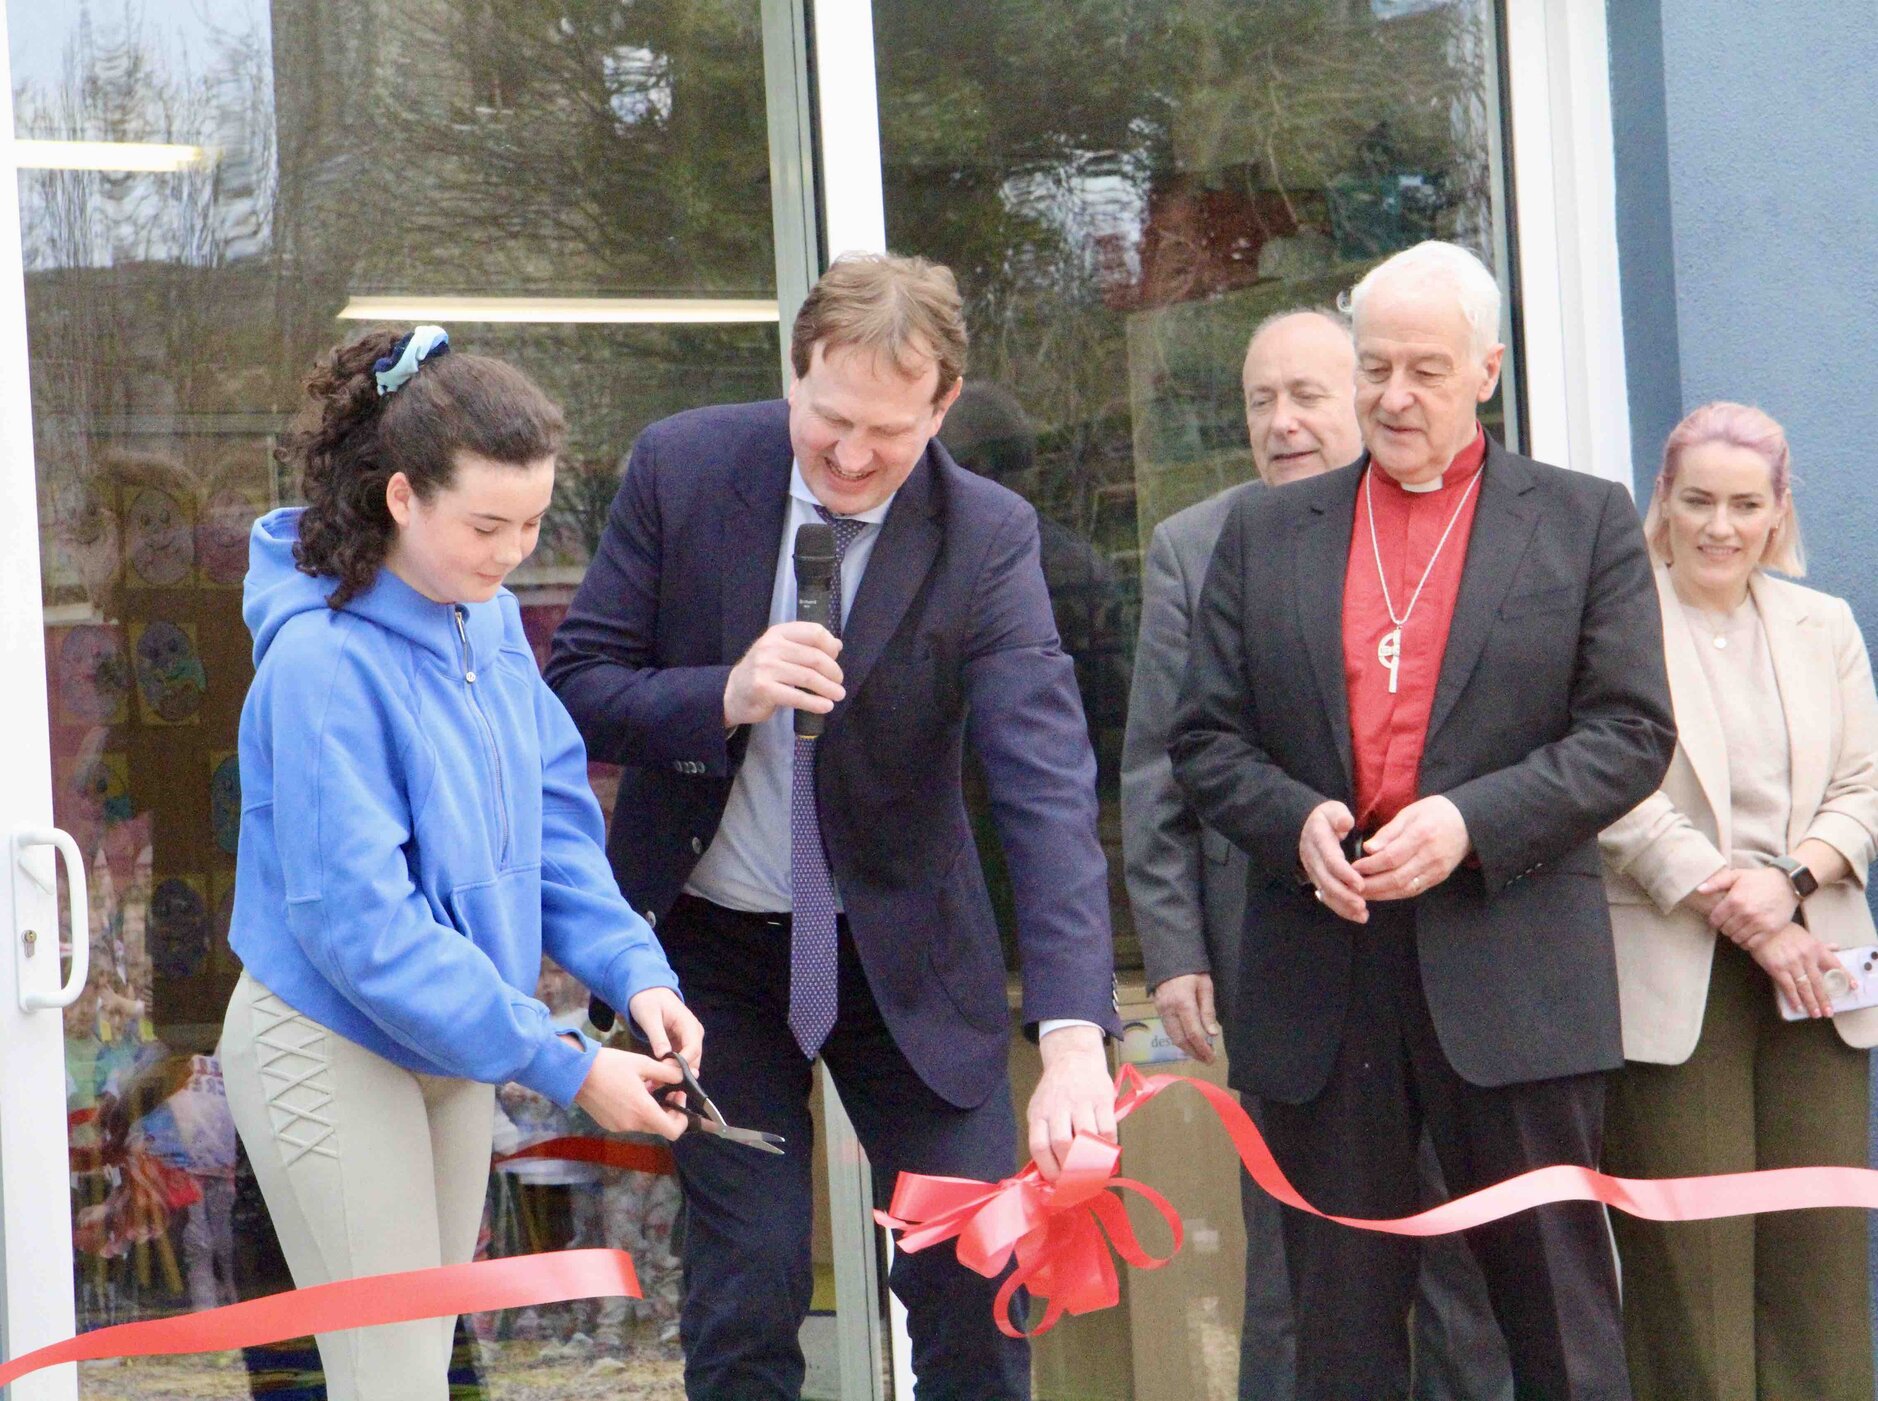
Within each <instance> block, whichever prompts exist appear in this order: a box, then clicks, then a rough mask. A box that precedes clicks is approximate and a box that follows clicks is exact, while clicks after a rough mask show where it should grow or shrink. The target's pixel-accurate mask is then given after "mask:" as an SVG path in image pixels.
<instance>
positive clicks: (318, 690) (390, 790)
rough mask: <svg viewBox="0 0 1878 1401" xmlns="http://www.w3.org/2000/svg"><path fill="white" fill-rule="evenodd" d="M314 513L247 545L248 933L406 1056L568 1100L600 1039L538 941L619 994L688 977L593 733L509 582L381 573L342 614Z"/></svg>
mask: <svg viewBox="0 0 1878 1401" xmlns="http://www.w3.org/2000/svg"><path fill="white" fill-rule="evenodd" d="M299 516H300V513H299V511H297V510H282V511H274V512H272V513H271V514H269V515H266V516H263V517H262V518H261V519H260V520H258V521H256V522H255V526H254V533H253V536H252V537H251V539H250V541H249V557H248V580H247V587H246V591H245V593H244V595H243V600H242V616H243V618H244V619H245V620H246V621H247V624H248V628H249V631H251V632H252V633H253V634H254V666H255V675H254V684H253V686H252V687H251V688H250V689H249V691H248V699H247V703H246V704H245V705H243V707H242V710H241V846H240V851H239V855H238V857H237V867H236V878H235V912H234V920H233V923H232V925H231V926H230V929H229V939H230V942H231V943H232V944H233V946H234V949H235V952H236V954H237V955H238V956H239V957H240V958H241V961H242V962H243V963H244V964H245V965H246V966H247V968H248V970H249V971H250V972H251V973H252V974H253V975H254V976H255V977H256V978H258V979H260V981H261V982H262V983H264V984H265V985H266V986H267V987H268V989H269V990H270V991H272V992H273V993H275V994H276V995H277V996H278V997H280V998H281V999H282V1000H283V1001H285V1002H286V1003H287V1004H288V1005H289V1006H291V1007H293V1008H295V1009H296V1010H298V1011H300V1012H302V1013H304V1014H306V1015H307V1016H309V1017H311V1018H313V1019H314V1020H315V1021H317V1022H320V1023H321V1024H323V1025H325V1026H327V1027H330V1028H331V1029H332V1030H334V1031H336V1032H338V1033H339V1034H340V1035H342V1036H344V1037H346V1038H347V1039H349V1040H351V1041H355V1042H357V1043H358V1044H359V1045H361V1046H364V1047H365V1048H366V1049H368V1050H371V1051H375V1052H376V1053H377V1054H379V1055H381V1056H383V1057H385V1059H387V1060H389V1061H392V1062H394V1063H395V1064H398V1065H401V1066H404V1067H405V1068H406V1069H408V1070H414V1071H419V1072H423V1073H428V1074H432V1075H450V1076H456V1077H460V1078H463V1079H470V1080H483V1081H487V1082H489V1083H492V1084H500V1083H502V1082H504V1081H507V1080H515V1081H518V1082H520V1083H521V1084H523V1085H526V1086H527V1087H528V1088H529V1089H531V1090H537V1091H539V1092H540V1093H542V1094H544V1095H546V1096H547V1097H548V1098H549V1099H551V1100H553V1101H554V1102H555V1103H556V1104H560V1105H563V1106H565V1105H568V1104H571V1103H572V1102H573V1099H574V1096H575V1095H576V1094H577V1093H578V1092H579V1090H580V1087H581V1084H582V1082H583V1081H585V1079H586V1078H587V1071H588V1070H589V1068H590V1067H591V1066H592V1064H593V1059H594V1056H595V1055H596V1054H597V1050H596V1048H595V1047H594V1046H593V1044H592V1043H591V1042H585V1038H583V1042H584V1044H583V1047H582V1049H579V1050H576V1049H575V1048H574V1047H573V1046H571V1045H569V1044H568V1043H567V1042H566V1041H564V1040H562V1039H561V1036H560V1033H559V1029H557V1028H556V1027H555V1026H554V1025H553V1023H552V1021H551V1020H550V1018H549V1013H548V1009H547V1008H546V1007H544V1006H543V1005H542V1004H541V1003H540V1002H537V1001H536V1000H535V998H534V997H533V995H532V992H531V990H532V989H533V988H534V986H535V984H536V982H537V980H538V979H539V977H540V972H541V953H542V949H543V948H544V947H545V948H546V949H547V951H548V953H549V954H551V955H552V956H553V957H554V960H555V961H556V962H557V963H559V964H560V965H561V966H562V967H564V968H566V969H567V970H568V971H569V972H571V973H572V974H574V976H575V977H577V978H579V979H580V980H581V981H582V982H584V983H585V984H587V986H588V987H590V988H592V989H593V990H594V991H596V992H598V993H599V994H600V995H601V996H602V997H604V998H605V999H606V1000H607V1001H608V1002H610V1003H612V1004H613V1005H614V1006H615V1007H622V1008H623V1007H625V1006H627V1004H628V1003H630V1002H631V1001H632V999H633V998H634V997H635V996H636V995H638V994H639V993H641V992H643V991H645V990H646V989H647V988H651V987H670V988H676V987H677V986H678V979H677V978H676V977H675V976H674V975H673V973H672V970H671V966H670V965H669V964H668V963H666V961H665V955H664V953H663V951H662V950H661V949H660V948H659V945H658V941H657V940H656V939H655V938H654V937H653V934H652V931H651V929H650V928H649V927H647V925H646V922H645V921H644V920H643V919H641V918H640V917H639V916H638V915H637V914H636V913H634V912H633V910H632V909H631V908H630V907H629V906H628V905H627V904H626V902H625V901H624V900H623V899H622V898H621V897H620V895H619V889H618V887H617V886H616V885H615V884H614V882H613V874H612V871H611V870H610V869H609V868H608V866H607V861H606V857H605V854H604V853H603V851H602V849H601V841H602V827H601V821H600V807H599V804H598V803H597V802H596V801H595V800H594V796H593V792H592V790H591V789H589V788H588V786H587V752H586V748H585V746H584V745H583V744H582V743H581V738H580V734H579V732H578V731H577V730H576V729H575V728H574V722H573V721H572V720H571V719H570V718H569V717H568V714H567V711H566V709H565V708H563V706H562V705H561V702H560V701H559V700H558V699H556V698H555V696H554V693H553V692H552V691H550V690H549V689H548V688H547V686H546V685H545V684H543V682H542V680H541V675H540V673H539V671H538V670H537V669H536V667H535V658H534V654H533V653H532V652H531V651H530V650H529V647H528V642H527V639H526V638H525V637H524V635H523V633H522V617H521V610H520V607H519V606H518V605H517V603H516V601H515V597H514V595H513V594H510V593H509V592H507V591H506V590H504V591H503V592H502V593H500V594H498V595H497V596H496V598H495V599H493V600H492V601H490V602H488V603H474V604H467V605H464V604H456V605H451V604H444V603H436V602H433V601H432V600H430V599H427V598H425V597H424V596H423V595H422V594H420V593H418V592H417V591H416V590H415V589H413V588H411V587H410V586H409V585H408V584H406V583H405V582H404V581H403V580H401V579H399V578H398V577H397V576H396V575H394V574H392V573H390V572H389V571H387V570H380V571H379V574H378V579H377V581H376V582H375V583H374V584H373V585H372V587H371V588H370V589H369V590H367V591H366V592H364V593H362V594H359V595H357V596H356V597H354V598H353V599H352V601H351V602H349V603H347V604H346V606H345V607H344V608H342V609H339V610H337V611H335V610H333V609H331V608H329V607H328V606H327V604H326V599H327V596H328V595H329V594H331V592H332V590H333V587H334V581H333V580H332V579H321V578H314V577H313V576H311V575H307V574H303V573H301V572H300V571H299V570H298V569H297V568H295V566H294V560H293V547H294V541H295V540H296V539H297V538H298V534H299Z"/></svg>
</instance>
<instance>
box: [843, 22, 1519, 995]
mask: <svg viewBox="0 0 1878 1401" xmlns="http://www.w3.org/2000/svg"><path fill="white" fill-rule="evenodd" d="M874 24H875V34H876V44H877V47H878V63H879V69H880V118H881V145H882V161H883V176H884V180H885V198H886V213H887V235H888V242H889V244H890V245H891V246H892V247H893V248H894V249H895V250H896V251H900V252H907V253H921V254H925V255H926V256H928V257H932V258H936V259H938V260H940V261H942V262H945V263H947V264H949V265H950V266H951V267H952V268H953V270H954V271H955V272H956V273H957V274H958V276H959V281H960V285H961V288H962V290H963V291H964V293H965V296H966V302H967V319H968V323H969V325H970V327H971V330H972V364H971V368H970V372H969V375H968V381H967V382H968V385H970V384H971V383H973V382H975V383H976V384H978V385H979V386H981V387H984V388H986V389H991V388H994V387H995V388H996V389H998V390H1000V391H1001V392H1002V395H1003V399H1002V400H1000V401H999V402H1002V403H1005V404H1006V405H1007V407H1006V408H1004V409H1003V410H991V409H985V410H983V411H981V412H979V413H977V414H973V413H971V412H970V410H969V407H968V406H967V405H961V406H960V407H961V409H962V410H966V412H965V414H964V415H963V416H964V417H965V418H967V419H968V420H969V422H968V423H965V424H961V423H958V422H955V421H948V423H947V425H946V428H945V431H944V434H943V437H944V440H945V441H946V443H947V444H948V445H949V446H953V447H954V448H955V450H956V449H957V448H959V447H960V446H963V447H965V449H966V451H967V453H968V454H970V453H972V452H974V451H975V450H974V449H973V448H972V447H971V445H970V441H969V440H970V439H972V438H974V437H979V436H983V435H985V434H987V433H990V434H992V436H994V437H995V436H996V434H995V433H994V432H993V430H990V429H987V428H984V427H982V426H981V425H982V424H983V422H984V420H985V419H986V418H987V417H989V416H993V415H995V414H997V413H1000V412H1001V413H1002V416H1003V417H1004V418H1005V419H1007V420H1009V422H1010V423H1012V424H1019V423H1021V424H1022V425H1023V427H1022V429H1021V430H1014V431H1018V436H1019V437H1021V438H1023V439H1024V441H1025V442H1026V443H1027V444H1028V445H1029V446H1028V449H1027V450H1025V449H1019V448H1015V447H1010V446H1008V445H1009V444H1011V443H1013V442H1015V441H1016V440H1015V439H1013V438H1012V437H1010V436H1009V434H1006V436H1005V438H1004V440H1003V441H1004V442H1005V443H1006V445H1007V446H1006V447H1004V448H1003V449H1000V450H999V451H997V452H994V453H993V454H992V456H991V459H990V460H991V462H992V466H991V472H992V474H993V475H997V476H999V477H1000V479H1001V480H1004V481H1005V482H1006V484H1007V485H1010V486H1012V487H1014V488H1015V489H1017V490H1018V491H1020V492H1021V493H1022V494H1023V495H1025V496H1026V497H1028V498H1029V499H1030V501H1031V502H1032V504H1034V505H1035V506H1036V507H1037V510H1038V513H1039V515H1040V516H1041V517H1042V521H1043V525H1042V529H1043V538H1044V552H1045V556H1046V560H1045V563H1046V571H1047V566H1048V565H1049V564H1050V562H1051V558H1050V557H1051V556H1052V555H1053V554H1054V556H1055V558H1056V560H1057V562H1058V564H1059V567H1060V569H1062V570H1065V571H1066V572H1059V573H1058V575H1056V576H1055V577H1053V578H1052V580H1051V584H1052V597H1053V599H1054V600H1055V602H1056V604H1057V610H1058V626H1059V629H1060V631H1061V632H1062V634H1063V637H1064V641H1065V645H1066V647H1067V648H1068V649H1069V650H1071V651H1072V652H1074V653H1075V654H1076V657H1077V664H1078V675H1079V677H1080V678H1081V679H1082V681H1083V684H1084V695H1083V699H1084V704H1085V707H1086V708H1087V709H1088V711H1089V715H1090V726H1091V731H1092V734H1093V736H1094V738H1095V740H1096V752H1097V756H1098V761H1099V764H1100V774H1101V784H1102V795H1103V799H1104V812H1105V823H1104V830H1103V835H1104V839H1105V841H1107V842H1108V844H1109V848H1110V854H1111V857H1112V861H1111V865H1112V868H1113V869H1115V870H1116V871H1119V869H1120V860H1119V857H1120V846H1119V833H1118V829H1117V826H1116V823H1115V821H1114V820H1113V816H1112V814H1113V811H1114V807H1115V792H1116V771H1117V765H1118V756H1119V753H1120V744H1121V728H1122V725H1123V722H1124V714H1123V711H1124V708H1125V697H1126V693H1127V675H1128V671H1129V664H1130V658H1131V656H1132V651H1133V638H1134V632H1135V623H1136V608H1137V605H1138V596H1139V562H1140V556H1141V552H1142V551H1143V550H1144V548H1145V546H1146V543H1147V539H1148V537H1149V535H1150V534H1151V533H1152V531H1153V528H1154V526H1155V525H1156V524H1158V523H1159V522H1160V521H1161V520H1163V519H1165V518H1166V517H1167V516H1169V515H1171V514H1173V513H1174V512H1175V511H1177V510H1179V509H1181V508H1182V507H1184V506H1188V505H1191V504H1193V503H1194V502H1196V501H1199V500H1201V499H1202V498H1204V497H1206V496H1210V495H1212V494H1213V493H1214V492H1216V491H1218V490H1220V489H1222V488H1224V487H1227V486H1231V485H1234V484H1236V483H1238V482H1241V481H1245V480H1247V479H1248V478H1249V477H1250V476H1251V475H1252V460H1251V456H1250V453H1249V451H1248V448H1247V444H1246V436H1245V416H1244V406H1243V403H1242V402H1241V396H1240V386H1239V371H1240V363H1241V360H1242V358H1243V355H1244V351H1245V342H1246V339H1247V337H1248V336H1249V335H1250V333H1251V330H1252V328H1253V326H1255V325H1256V324H1257V323H1258V322H1259V320H1261V319H1262V318H1263V317H1265V316H1267V315H1269V314H1270V313H1272V312H1274V311H1278V310H1282V309H1285V308H1288V307H1292V306H1298V305H1326V304H1331V303H1334V301H1335V299H1336V297H1337V294H1338V293H1339V292H1342V291H1344V290H1346V289H1347V288H1348V287H1350V286H1351V284H1353V283H1354V282H1355V281H1356V280H1357V278H1359V277H1360V276H1362V274H1363V273H1364V272H1365V271H1366V270H1367V269H1368V268H1370V267H1371V266H1373V265H1374V264H1375V263H1376V262H1378V261H1380V260H1381V259H1382V258H1383V257H1385V256H1386V255H1387V254H1389V253H1391V252H1393V251H1395V250H1397V249H1400V248H1405V247H1407V246H1409V245H1411V244H1413V243H1416V242H1419V241H1420V240H1422V239H1425V238H1443V239H1451V240H1453V241H1456V242H1459V243H1462V244H1466V245H1468V246H1470V247H1473V248H1474V249H1475V250H1476V251H1478V252H1480V253H1481V254H1482V255H1483V256H1484V257H1486V259H1487V261H1488V263H1489V265H1490V266H1495V267H1501V268H1504V266H1505V265H1506V258H1505V256H1504V245H1505V239H1506V230H1505V222H1506V221H1505V219H1504V216H1503V215H1502V214H1501V213H1500V212H1499V210H1500V205H1499V198H1500V196H1499V190H1500V187H1501V184H1502V180H1501V177H1500V174H1499V171H1498V152H1499V134H1498V130H1497V124H1498V122H1499V121H1500V114H1499V112H1498V110H1497V103H1496V100H1495V96H1494V94H1495V87H1494V84H1495V82H1496V81H1497V80H1496V76H1495V65H1496V64H1497V62H1498V48H1497V38H1496V35H1495V29H1494V17H1493V12H1492V9H1491V6H1490V5H1489V4H1487V3H1485V0H1433V2H1432V3H1422V2H1419V0H1418V3H1414V4H1383V3H1381V0H1376V3H1374V4H1371V3H1352V0H1314V2H1313V3H1303V2H1302V0H1300V2H1299V3H1284V4H1261V5H1244V4H1236V3H1227V2H1226V0H1180V3H1174V4H1165V5H1155V6H1145V7H1144V6H1137V5H1121V4H1093V5H1079V6H1075V7H1071V8H1069V9H1065V8H1064V7H1062V6H1060V5H1051V4H1044V3H1039V0H995V3H994V0H966V3H965V4H964V5H963V8H962V9H961V8H960V7H959V6H956V5H955V6H951V7H947V8H935V7H933V6H930V5H919V4H912V3H906V0H877V3H876V4H875V6H874ZM1509 378H1511V376H1509ZM984 402H985V404H987V405H989V404H990V403H991V402H992V400H991V399H990V398H987V399H986V400H985V401H984ZM959 416H960V415H959V413H958V411H955V415H954V417H955V419H956V418H957V417H959ZM1487 419H1488V422H1489V425H1490V426H1491V427H1493V428H1495V430H1496V431H1504V430H1505V428H1506V426H1507V425H1506V424H1505V422H1504V421H1503V417H1502V414H1501V410H1500V406H1499V404H1498V403H1496V404H1494V405H1489V407H1488V413H1487ZM1514 436H1515V438H1517V433H1516V432H1515V434H1514ZM974 465H976V463H975V464H974ZM1053 537H1057V540H1058V543H1057V545H1056V547H1055V549H1054V550H1053V548H1052V539H1053ZM1064 540H1074V541H1076V542H1078V543H1079V544H1080V545H1081V546H1082V548H1083V549H1084V550H1085V551H1086V552H1087V554H1086V556H1085V561H1084V562H1082V563H1078V564H1073V565H1072V564H1067V560H1068V558H1069V556H1068V553H1067V550H1066V547H1065V545H1064V544H1063V541H1064ZM1111 614H1112V616H1111ZM1111 639H1113V640H1112V641H1111ZM1118 679H1119V689H1118V688H1117V681H1118ZM1114 893H1115V897H1116V898H1115V900H1114V902H1113V903H1114V910H1115V917H1116V925H1117V931H1118V946H1117V952H1118V957H1119V960H1120V962H1121V964H1122V966H1123V967H1124V968H1128V967H1136V968H1138V967H1139V966H1140V960H1139V954H1138V952H1137V951H1136V949H1135V947H1134V945H1133V941H1132V934H1131V932H1130V931H1131V921H1130V919H1129V917H1128V913H1127V901H1126V899H1125V898H1124V897H1123V895H1122V890H1121V884H1120V880H1119V878H1117V880H1116V881H1115V884H1114Z"/></svg>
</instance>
